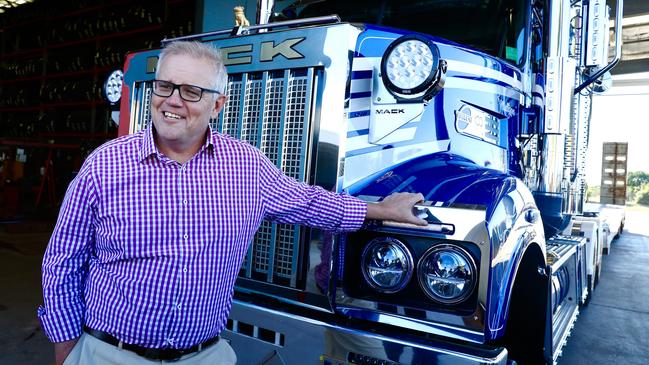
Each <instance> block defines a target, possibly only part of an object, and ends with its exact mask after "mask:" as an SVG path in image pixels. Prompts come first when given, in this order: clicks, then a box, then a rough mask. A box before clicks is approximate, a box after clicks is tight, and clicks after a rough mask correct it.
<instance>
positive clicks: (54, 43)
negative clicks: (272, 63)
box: [0, 0, 195, 189]
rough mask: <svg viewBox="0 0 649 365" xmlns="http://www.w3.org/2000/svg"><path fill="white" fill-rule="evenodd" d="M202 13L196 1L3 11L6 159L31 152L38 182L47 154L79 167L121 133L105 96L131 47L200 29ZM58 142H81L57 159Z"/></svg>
mask: <svg viewBox="0 0 649 365" xmlns="http://www.w3.org/2000/svg"><path fill="white" fill-rule="evenodd" d="M194 17H195V4H194V1H193V0H166V1H159V0H155V1H154V0H139V1H138V0H136V1H128V0H104V1H91V0H76V1H64V2H61V1H52V0H37V1H35V2H34V3H32V4H27V5H24V6H21V7H18V8H16V9H11V10H9V11H7V12H6V13H4V14H2V15H0V164H2V163H3V160H11V159H13V156H14V155H15V152H16V149H17V148H21V149H23V150H25V154H26V155H27V161H26V162H25V164H24V166H21V169H22V170H24V178H25V180H32V183H31V185H41V184H39V175H40V174H41V173H42V169H43V167H44V166H43V163H44V162H43V161H45V160H47V157H45V156H50V157H52V158H51V159H50V160H51V161H52V162H51V163H52V164H53V165H54V166H57V165H60V166H62V165H65V163H63V162H65V161H70V160H75V161H76V160H80V162H78V163H77V164H73V165H79V164H80V163H81V162H82V160H83V157H85V156H86V155H87V154H88V153H89V152H90V151H92V150H93V149H94V148H95V147H97V146H98V145H99V144H101V143H103V142H104V141H106V140H107V139H110V138H113V137H115V136H116V135H117V127H116V126H115V125H114V124H113V122H112V121H111V120H110V109H109V107H108V105H107V104H106V102H105V101H104V100H103V99H102V95H101V92H102V91H101V90H102V87H103V82H104V80H105V78H106V76H107V75H108V74H109V73H110V72H111V71H112V70H114V69H118V68H121V67H122V65H123V61H124V57H125V55H126V53H127V52H129V51H136V50H142V49H150V48H154V47H158V46H159V45H160V40H161V39H163V38H165V37H177V36H181V35H185V34H190V33H192V32H194ZM52 145H68V146H69V145H78V146H79V147H78V149H74V148H68V149H59V150H55V151H54V154H53V156H52V154H51V153H50V150H51V146H52ZM78 156H81V157H82V158H81V159H79V158H78ZM9 162H11V163H13V161H9ZM6 164H7V163H5V165H6ZM57 167H58V166H57ZM78 167H79V166H71V167H70V168H71V169H72V170H76V169H78ZM7 168H11V167H7ZM3 170H4V169H3ZM55 170H57V173H58V172H61V171H60V168H57V169H55ZM4 175H9V174H7V173H5V174H4ZM57 176H60V177H61V179H63V180H65V179H66V178H64V177H63V176H66V177H68V178H69V176H71V173H69V172H68V173H61V174H58V175H57ZM34 180H35V182H34ZM5 182H6V179H5V176H3V178H2V181H0V188H2V185H3V184H4V183H5ZM67 183H68V181H59V182H57V184H56V186H57V187H60V188H61V189H64V188H65V187H66V186H67Z"/></svg>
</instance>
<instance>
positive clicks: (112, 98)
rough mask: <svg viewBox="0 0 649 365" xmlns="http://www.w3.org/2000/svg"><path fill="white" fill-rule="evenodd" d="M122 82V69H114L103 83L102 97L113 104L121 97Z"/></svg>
mask: <svg viewBox="0 0 649 365" xmlns="http://www.w3.org/2000/svg"><path fill="white" fill-rule="evenodd" d="M123 82H124V73H123V72H122V70H115V71H113V72H111V73H110V75H108V78H107V79H106V82H105V83H104V97H105V98H106V100H108V102H109V103H110V104H111V105H115V104H117V103H118V102H119V99H120V98H121V97H122V83H123Z"/></svg>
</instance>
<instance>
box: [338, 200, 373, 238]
mask: <svg viewBox="0 0 649 365" xmlns="http://www.w3.org/2000/svg"><path fill="white" fill-rule="evenodd" d="M341 197H342V199H343V219H342V220H341V221H340V228H339V230H340V231H357V230H359V229H360V228H361V227H362V226H363V222H364V221H365V215H366V214H367V203H365V202H364V201H362V200H360V199H358V198H356V197H353V196H351V195H344V194H343V195H341Z"/></svg>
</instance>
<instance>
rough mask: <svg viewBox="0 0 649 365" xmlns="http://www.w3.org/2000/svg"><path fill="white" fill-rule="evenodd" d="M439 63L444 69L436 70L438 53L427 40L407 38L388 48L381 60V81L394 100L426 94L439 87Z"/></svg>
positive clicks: (413, 37) (441, 73)
mask: <svg viewBox="0 0 649 365" xmlns="http://www.w3.org/2000/svg"><path fill="white" fill-rule="evenodd" d="M441 63H443V64H444V67H440V59H439V50H438V49H437V46H436V45H435V44H434V43H433V42H432V41H431V40H429V39H426V38H424V37H421V36H418V35H407V36H403V37H401V38H399V39H397V40H395V41H394V42H392V44H390V46H388V49H387V50H386V52H385V55H384V56H383V59H382V60H381V78H382V79H383V83H384V84H385V86H386V87H387V88H388V90H390V92H392V93H396V94H397V96H401V97H405V98H408V97H409V96H419V95H420V94H428V93H429V92H430V91H432V90H438V89H439V88H441V86H443V80H442V79H441V76H442V75H443V73H444V72H445V65H446V63H445V62H443V61H441ZM440 83H441V84H440ZM435 86H438V87H437V88H436V87H435Z"/></svg>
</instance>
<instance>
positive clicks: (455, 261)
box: [417, 245, 476, 304]
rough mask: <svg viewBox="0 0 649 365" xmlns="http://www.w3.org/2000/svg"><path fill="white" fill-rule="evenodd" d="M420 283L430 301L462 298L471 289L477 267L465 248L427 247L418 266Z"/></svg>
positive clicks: (444, 301) (444, 302) (455, 300)
mask: <svg viewBox="0 0 649 365" xmlns="http://www.w3.org/2000/svg"><path fill="white" fill-rule="evenodd" d="M417 272H418V278H419V285H421V288H422V289H423V290H424V292H425V293H426V295H428V296H429V297H430V298H431V299H432V300H434V301H436V302H439V303H443V304H455V303H459V302H461V301H463V300H464V299H466V298H467V297H469V295H471V293H472V292H473V288H474V287H475V283H476V267H475V262H474V261H473V258H471V255H469V254H468V253H467V252H466V251H465V250H464V249H462V248H460V247H457V246H451V245H438V246H433V247H432V248H431V249H429V250H428V251H427V252H426V253H425V254H424V256H422V258H421V259H420V260H419V264H418V267H417Z"/></svg>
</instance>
